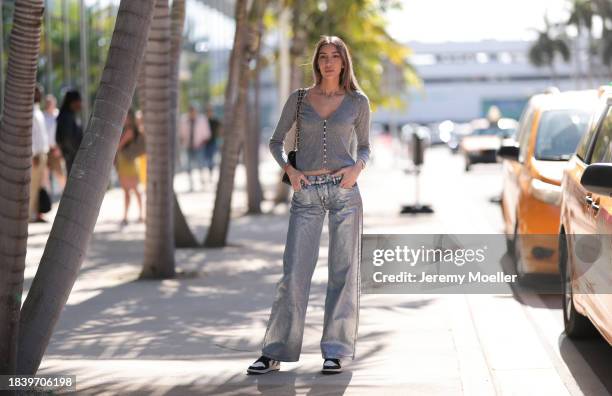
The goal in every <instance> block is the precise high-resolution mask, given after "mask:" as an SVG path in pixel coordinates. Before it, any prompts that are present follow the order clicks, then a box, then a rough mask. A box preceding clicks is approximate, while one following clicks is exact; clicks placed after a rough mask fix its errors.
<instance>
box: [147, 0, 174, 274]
mask: <svg viewBox="0 0 612 396" xmlns="http://www.w3.org/2000/svg"><path fill="white" fill-rule="evenodd" d="M146 62H147V65H146V67H145V86H146V95H147V97H146V99H145V101H146V106H147V111H146V112H145V130H146V131H147V143H148V144H147V204H146V208H147V209H146V210H147V218H146V232H145V252H144V263H143V266H142V271H141V273H140V277H141V278H155V279H165V278H173V277H174V276H175V269H174V233H173V231H174V212H173V201H172V191H173V188H172V169H173V165H172V164H171V162H172V158H173V156H172V154H171V151H172V147H173V137H172V136H171V133H170V117H169V115H168V109H169V108H170V14H169V9H168V0H156V2H155V12H154V14H153V22H152V23H151V33H150V35H149V42H148V43H147V53H146Z"/></svg>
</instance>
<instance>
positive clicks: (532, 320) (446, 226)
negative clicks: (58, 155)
mask: <svg viewBox="0 0 612 396" xmlns="http://www.w3.org/2000/svg"><path fill="white" fill-rule="evenodd" d="M372 157H373V161H372V162H371V163H370V164H368V166H367V168H366V170H365V171H364V172H363V173H362V175H361V176H360V179H359V188H360V191H361V194H362V197H363V202H364V214H365V218H364V233H365V234H376V233H378V234H452V233H456V234H500V233H502V232H503V228H502V217H501V211H500V207H499V204H498V203H495V202H494V199H495V198H496V197H498V196H499V194H500V191H501V185H502V183H501V179H500V178H501V166H500V165H499V164H482V165H474V166H473V168H472V170H471V171H470V172H467V173H466V172H464V170H463V159H462V158H461V156H460V155H452V154H451V153H450V151H449V150H448V149H447V148H446V147H443V146H437V147H434V148H432V149H430V150H429V151H428V152H427V153H426V157H425V166H424V168H423V172H422V174H421V202H422V203H427V204H430V205H431V206H432V207H433V208H434V210H435V213H433V214H431V215H418V216H412V215H400V214H399V212H400V209H401V207H402V205H406V204H412V203H414V199H415V195H414V192H415V191H414V190H415V181H414V178H413V176H412V175H410V174H408V173H406V172H405V170H406V169H407V168H409V165H410V163H409V161H408V160H407V159H406V158H405V157H404V153H403V152H402V151H399V150H397V149H391V148H390V147H386V146H384V145H381V144H378V145H375V146H374V148H373V153H372ZM260 174H261V177H262V182H263V184H264V191H265V192H266V194H267V198H268V199H270V198H271V194H272V192H273V191H274V190H273V188H274V182H275V177H276V175H277V174H278V171H277V168H276V164H275V163H273V162H272V161H271V160H270V158H268V157H264V161H263V162H262V165H261V168H260ZM175 186H176V190H177V192H179V193H180V201H181V204H182V206H183V209H184V211H185V213H186V216H187V217H188V220H189V222H190V224H191V225H192V227H194V228H195V230H196V233H197V234H198V236H199V238H200V239H202V238H203V236H204V234H205V231H206V226H207V224H208V221H209V219H210V212H211V209H212V205H213V199H214V187H213V186H212V185H208V186H205V187H204V189H203V190H200V191H197V192H194V193H188V192H185V191H186V190H187V181H186V179H185V175H184V174H181V175H178V176H177V178H176V182H175ZM266 204H267V206H265V207H264V210H265V211H272V208H271V206H270V203H269V201H268V202H266ZM233 207H234V208H235V209H236V211H235V212H234V216H233V219H232V225H231V228H230V236H229V241H230V244H231V245H230V246H229V247H226V248H223V249H196V250H194V249H181V250H177V253H176V262H177V268H178V270H179V271H180V276H179V277H178V279H173V280H164V281H136V278H137V277H138V273H139V270H140V267H141V260H142V252H143V246H142V245H143V244H142V242H143V239H144V225H143V224H130V225H129V226H128V227H126V228H125V229H124V230H123V231H122V232H118V230H119V227H118V222H119V220H120V217H119V212H120V210H119V208H121V192H120V191H119V190H117V189H114V190H112V191H110V192H109V193H108V194H107V196H106V198H105V201H104V203H103V205H102V209H101V214H100V217H99V219H98V224H97V226H96V231H95V234H94V238H93V241H92V243H91V246H90V250H89V253H88V256H87V258H86V260H85V262H84V264H83V267H82V270H81V274H80V275H79V279H78V280H77V283H76V285H75V287H74V289H73V291H72V294H71V296H70V299H69V301H68V304H67V306H66V308H65V309H64V312H63V313H62V316H61V318H60V321H59V322H58V324H57V326H56V329H55V332H54V335H53V337H52V339H51V343H50V344H49V348H48V350H47V353H46V355H45V358H44V359H43V362H42V364H41V367H40V370H39V374H72V375H76V376H77V389H78V393H79V394H104V393H107V394H113V393H117V392H119V393H121V394H156V395H162V394H163V395H187V394H214V395H229V394H266V395H294V394H309V395H324V394H343V393H346V394H348V395H352V394H370V393H373V392H375V393H376V394H385V395H387V394H391V395H393V394H397V395H408V394H410V395H419V394H422V395H538V396H540V395H555V396H557V395H606V394H611V393H612V376H610V367H612V353H611V352H612V351H611V348H610V347H609V346H608V344H607V343H605V342H604V341H603V340H602V339H601V337H597V338H595V339H591V340H585V341H580V342H576V341H571V340H569V339H567V338H566V337H565V335H564V334H563V319H562V312H561V296H560V295H538V294H535V293H534V292H531V291H530V290H529V287H528V286H526V287H521V288H510V287H508V292H507V293H506V294H498V295H476V294H474V295H434V294H428V295H410V294H397V295H372V294H368V295H362V297H361V313H360V326H359V337H358V342H357V357H356V359H355V360H354V361H352V362H351V361H345V365H346V369H345V371H344V372H343V373H342V374H339V375H335V376H323V375H321V374H320V373H319V370H320V366H321V363H322V359H321V356H320V351H319V340H320V337H321V331H322V323H323V307H324V301H325V290H326V289H325V288H326V278H327V268H326V258H327V245H328V244H327V237H328V235H327V230H326V228H327V227H325V228H324V235H323V237H322V245H321V251H320V257H319V262H318V265H317V269H316V270H315V274H314V277H313V282H312V288H311V294H310V304H309V308H308V311H307V317H306V329H305V334H304V343H303V347H302V351H303V353H302V356H301V358H300V361H299V362H297V363H282V364H281V371H280V372H277V373H271V374H268V375H263V376H247V375H245V371H246V367H247V366H248V365H249V364H250V363H251V362H252V361H253V360H255V359H256V358H257V357H258V356H259V352H260V350H259V348H260V345H261V341H262V339H263V335H264V332H265V327H266V323H267V319H268V315H269V312H270V307H271V304H272V301H273V298H274V294H273V293H274V285H275V284H276V282H277V281H278V279H279V277H280V274H281V270H282V252H283V247H284V238H285V233H286V230H287V219H288V213H287V207H285V206H282V207H277V208H276V209H274V210H273V211H272V212H273V213H271V214H268V215H264V216H240V212H241V210H243V209H244V207H245V187H244V169H243V168H242V167H240V168H239V170H238V174H237V187H236V194H235V196H234V200H233ZM54 210H55V208H54ZM49 228H50V224H34V225H32V226H31V227H30V232H31V234H32V236H31V238H30V240H29V243H28V257H27V268H26V285H25V289H26V290H27V289H28V288H29V285H30V284H31V281H32V277H33V275H34V273H35V270H36V263H37V262H38V260H39V258H40V256H41V254H42V248H43V246H44V243H45V240H46V238H47V233H48V229H49ZM503 260H505V262H504V263H502V265H503V266H504V268H510V267H511V263H510V260H511V259H510V257H508V256H507V255H506V256H504V257H503Z"/></svg>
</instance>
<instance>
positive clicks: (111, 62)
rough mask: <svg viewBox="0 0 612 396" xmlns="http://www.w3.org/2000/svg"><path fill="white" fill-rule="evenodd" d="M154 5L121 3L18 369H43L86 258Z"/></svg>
mask: <svg viewBox="0 0 612 396" xmlns="http://www.w3.org/2000/svg"><path fill="white" fill-rule="evenodd" d="M153 5H154V4H153V2H152V1H150V0H122V1H121V3H120V5H119V10H118V14H117V21H116V24H115V30H114V32H113V37H112V40H111V44H110V48H109V51H108V58H107V61H106V66H105V67H104V71H103V73H102V78H101V81H100V86H99V88H98V93H97V96H96V100H95V102H94V106H93V112H92V114H91V117H90V120H89V124H88V126H87V130H86V133H85V136H84V138H83V142H82V143H81V147H80V148H79V152H78V153H77V156H76V159H75V162H74V165H73V168H72V172H70V177H69V179H68V183H67V184H66V188H65V190H64V193H63V196H62V200H61V201H60V204H59V208H58V211H57V215H56V217H55V221H54V223H53V227H52V228H51V233H50V234H49V239H48V242H47V245H46V246H45V250H44V253H43V256H42V259H41V262H40V265H39V266H38V271H37V272H36V276H35V277H34V280H33V282H32V286H31V287H30V291H29V293H28V296H27V298H26V300H25V303H24V305H23V308H22V310H21V320H20V323H19V326H20V327H19V347H18V351H19V357H18V361H17V373H19V374H34V373H36V371H37V370H38V366H39V365H40V361H41V359H42V356H43V354H44V352H45V349H46V348H47V345H48V343H49V339H50V338H51V334H52V332H53V328H54V327H55V324H56V322H57V320H58V318H59V316H60V312H61V311H62V308H63V307H64V305H65V303H66V301H67V300H68V296H69V295H70V290H71V289H72V286H73V285H74V282H75V280H76V277H77V275H78V273H79V269H80V267H81V264H82V262H83V258H84V257H85V254H86V251H87V246H88V244H89V240H90V239H91V235H92V233H93V229H94V226H95V224H96V220H97V218H98V214H99V212H100V205H101V204H102V200H103V199H104V194H105V192H106V186H107V184H108V180H109V177H110V172H111V168H112V166H113V159H114V157H115V153H116V152H117V146H118V144H119V138H120V136H121V129H122V128H121V126H122V125H123V122H124V120H125V117H126V114H127V111H128V109H129V107H130V104H131V101H132V97H133V95H134V88H135V85H136V78H137V76H138V70H139V67H140V63H141V62H142V59H143V54H144V48H145V46H146V43H147V35H148V32H149V26H150V25H151V19H152V16H153Z"/></svg>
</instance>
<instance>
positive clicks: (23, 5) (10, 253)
mask: <svg viewBox="0 0 612 396" xmlns="http://www.w3.org/2000/svg"><path fill="white" fill-rule="evenodd" d="M43 9H44V4H43V0H17V1H16V2H15V13H14V17H13V29H12V31H11V38H10V48H9V59H8V69H7V79H6V91H5V95H4V104H3V106H2V108H3V109H4V111H3V114H2V120H1V121H0V273H1V276H0V302H1V303H0V374H7V375H8V374H14V373H15V369H16V367H17V345H18V341H17V340H18V334H19V310H20V308H21V294H22V292H23V276H24V269H25V256H26V248H27V239H28V202H29V197H30V192H29V188H30V170H31V164H32V108H33V105H34V86H35V84H36V66H37V61H38V52H39V47H40V26H41V24H42V16H43ZM32 193H34V194H38V191H34V192H32Z"/></svg>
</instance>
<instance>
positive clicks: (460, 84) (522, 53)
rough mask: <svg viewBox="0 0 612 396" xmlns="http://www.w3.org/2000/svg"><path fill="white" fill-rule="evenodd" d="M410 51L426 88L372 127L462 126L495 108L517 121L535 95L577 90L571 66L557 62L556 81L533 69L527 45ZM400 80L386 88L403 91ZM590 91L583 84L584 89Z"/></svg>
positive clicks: (377, 117)
mask: <svg viewBox="0 0 612 396" xmlns="http://www.w3.org/2000/svg"><path fill="white" fill-rule="evenodd" d="M407 45H408V46H409V47H410V48H411V49H412V50H413V55H412V56H411V58H410V62H411V63H412V64H413V65H414V66H415V68H416V70H417V73H418V75H419V76H420V77H421V79H422V80H423V87H422V88H421V89H420V90H417V89H410V91H409V92H403V93H402V94H401V96H402V97H403V98H404V99H405V101H406V102H407V103H408V107H407V108H406V109H404V110H388V109H378V110H377V111H376V113H375V114H374V115H373V121H374V122H380V123H387V124H390V125H391V126H392V127H397V126H400V125H402V124H405V123H408V122H414V123H421V124H427V123H433V122H439V121H443V120H447V119H449V120H452V121H459V122H463V121H469V120H471V119H474V118H478V117H482V116H484V115H486V113H487V111H488V109H489V107H490V106H491V105H496V106H498V107H499V108H500V109H501V111H502V114H503V115H504V116H507V117H512V118H518V117H519V115H520V112H521V110H522V108H523V105H524V104H525V102H526V101H527V99H528V98H529V97H530V96H531V95H533V94H535V93H538V92H542V91H544V90H545V89H546V88H548V87H550V86H553V85H554V86H557V87H558V88H559V89H561V90H569V89H576V88H577V87H578V86H579V85H578V84H577V82H576V79H575V78H574V75H573V70H574V68H573V66H572V64H571V63H570V64H566V63H563V62H562V61H561V60H559V61H558V62H556V63H555V78H554V79H553V78H551V71H550V69H549V68H536V67H534V66H532V65H531V64H530V63H529V60H528V57H527V54H528V51H529V47H530V45H531V42H528V41H508V42H502V41H481V42H466V43H455V42H453V43H451V42H449V43H427V44H425V43H418V42H410V43H407ZM397 77H398V76H397V74H396V75H395V76H394V75H393V73H389V75H388V76H386V77H385V79H386V80H387V83H386V84H385V86H387V87H389V86H396V87H398V86H401V85H399V84H393V80H394V79H395V78H397ZM389 80H391V81H389ZM586 85H587V84H586V83H585V82H584V81H583V82H582V87H583V88H586ZM593 85H594V86H595V87H596V86H598V85H599V83H595V84H593Z"/></svg>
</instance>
